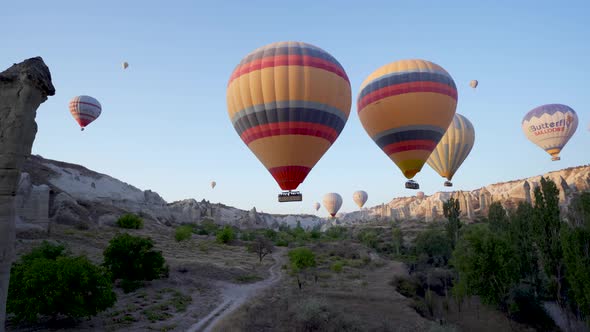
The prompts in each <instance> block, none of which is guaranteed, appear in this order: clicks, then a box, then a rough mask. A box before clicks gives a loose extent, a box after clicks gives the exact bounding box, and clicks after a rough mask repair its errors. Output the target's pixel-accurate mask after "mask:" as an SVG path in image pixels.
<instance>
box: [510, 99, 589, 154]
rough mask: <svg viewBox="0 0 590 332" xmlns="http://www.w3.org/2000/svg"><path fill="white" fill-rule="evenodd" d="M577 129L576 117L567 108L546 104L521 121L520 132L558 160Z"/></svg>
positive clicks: (529, 113) (572, 111) (574, 113)
mask: <svg viewBox="0 0 590 332" xmlns="http://www.w3.org/2000/svg"><path fill="white" fill-rule="evenodd" d="M577 128H578V115H577V114H576V112H575V111H574V110H573V109H572V108H571V107H569V106H566V105H562V104H547V105H542V106H539V107H536V108H534V109H533V110H531V111H530V112H528V113H527V114H526V115H525V116H524V118H523V119H522V131H523V132H524V134H525V135H526V137H527V138H528V139H529V140H530V141H531V142H533V143H534V144H535V145H537V146H538V147H540V148H541V149H543V150H545V152H547V153H548V154H550V155H551V160H553V161H555V160H560V159H561V158H560V157H559V153H560V152H561V150H562V149H563V147H564V146H565V145H566V144H567V142H568V141H569V140H570V138H571V137H572V136H573V135H574V133H575V132H576V129H577Z"/></svg>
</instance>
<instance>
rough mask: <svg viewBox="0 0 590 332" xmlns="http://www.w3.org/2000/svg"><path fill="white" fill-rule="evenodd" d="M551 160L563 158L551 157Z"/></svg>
mask: <svg viewBox="0 0 590 332" xmlns="http://www.w3.org/2000/svg"><path fill="white" fill-rule="evenodd" d="M551 160H552V161H558V160H561V157H551Z"/></svg>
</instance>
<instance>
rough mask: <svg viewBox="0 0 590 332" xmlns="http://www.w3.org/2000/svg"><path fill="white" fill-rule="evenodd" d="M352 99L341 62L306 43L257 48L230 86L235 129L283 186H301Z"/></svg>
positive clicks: (337, 132)
mask: <svg viewBox="0 0 590 332" xmlns="http://www.w3.org/2000/svg"><path fill="white" fill-rule="evenodd" d="M351 103H352V95H351V89H350V82H349V80H348V77H347V75H346V72H345V71H344V69H343V68H342V66H341V65H340V63H338V61H337V60H336V59H335V58H334V57H332V56H331V55H330V54H328V53H327V52H326V51H324V50H322V49H320V48H319V47H316V46H313V45H310V44H306V43H301V42H279V43H273V44H270V45H267V46H264V47H261V48H259V49H256V50H255V51H253V52H252V53H250V54H249V55H247V56H246V57H245V58H244V59H243V60H242V61H241V62H240V64H239V65H238V66H237V67H236V68H235V70H234V71H233V73H232V75H231V78H230V81H229V84H228V87H227V108H228V114H229V117H230V119H231V121H232V124H233V126H234V128H235V129H236V131H237V132H238V135H240V137H241V138H242V140H243V141H244V143H246V145H248V147H249V148H250V150H251V151H252V152H253V153H254V154H255V155H256V157H257V158H258V159H259V160H260V161H261V162H262V164H264V166H265V167H266V168H267V169H268V171H269V172H270V173H271V174H272V176H273V177H274V178H275V180H276V181H277V183H278V184H279V185H280V187H281V188H282V189H283V190H294V189H296V188H297V186H299V184H300V183H301V182H303V180H304V179H305V177H306V176H307V175H308V173H309V172H310V171H311V169H312V168H313V167H314V165H315V164H316V163H317V162H318V161H319V160H320V158H321V157H322V156H323V155H324V154H325V153H326V151H327V150H328V149H329V148H330V146H331V145H332V143H334V141H335V140H336V138H337V137H338V136H339V135H340V133H341V132H342V130H343V128H344V125H345V124H346V122H347V120H348V116H349V114H350V106H351Z"/></svg>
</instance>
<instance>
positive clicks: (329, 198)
mask: <svg viewBox="0 0 590 332" xmlns="http://www.w3.org/2000/svg"><path fill="white" fill-rule="evenodd" d="M323 203H324V207H325V208H326V210H327V211H328V213H329V214H330V215H331V216H332V218H333V217H334V216H336V213H338V210H340V207H342V196H340V194H337V193H327V194H325V195H324V201H323Z"/></svg>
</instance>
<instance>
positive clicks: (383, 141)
mask: <svg viewBox="0 0 590 332" xmlns="http://www.w3.org/2000/svg"><path fill="white" fill-rule="evenodd" d="M456 107H457V88H456V86H455V82H454V81H453V78H452V77H451V75H449V73H447V71H446V70H444V69H443V68H442V67H441V66H439V65H437V64H435V63H432V62H430V61H426V60H401V61H397V62H393V63H390V64H388V65H385V66H383V67H381V68H379V69H377V70H376V71H375V72H373V73H372V74H371V75H369V77H368V78H367V79H366V80H365V81H364V82H363V83H362V85H361V92H360V94H359V96H358V99H357V110H358V115H359V118H360V121H361V123H362V124H363V127H364V128H365V130H366V131H367V133H368V134H369V136H370V137H371V138H372V139H373V140H374V141H375V143H376V144H377V145H378V146H379V147H380V148H381V149H382V150H383V152H385V154H387V155H388V156H389V158H390V159H391V160H393V162H394V163H395V164H396V165H397V166H398V167H399V168H400V170H401V171H402V173H403V174H404V176H405V177H406V178H408V179H411V178H413V177H414V176H415V175H416V173H418V172H420V170H421V169H422V167H423V166H424V163H425V162H426V160H427V159H428V157H429V156H430V154H431V153H432V151H433V150H434V148H435V147H436V145H437V144H438V142H439V141H440V139H441V138H442V136H443V135H444V133H445V131H446V130H447V128H448V127H449V124H450V123H451V121H452V120H453V116H454V115H455V109H456Z"/></svg>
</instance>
